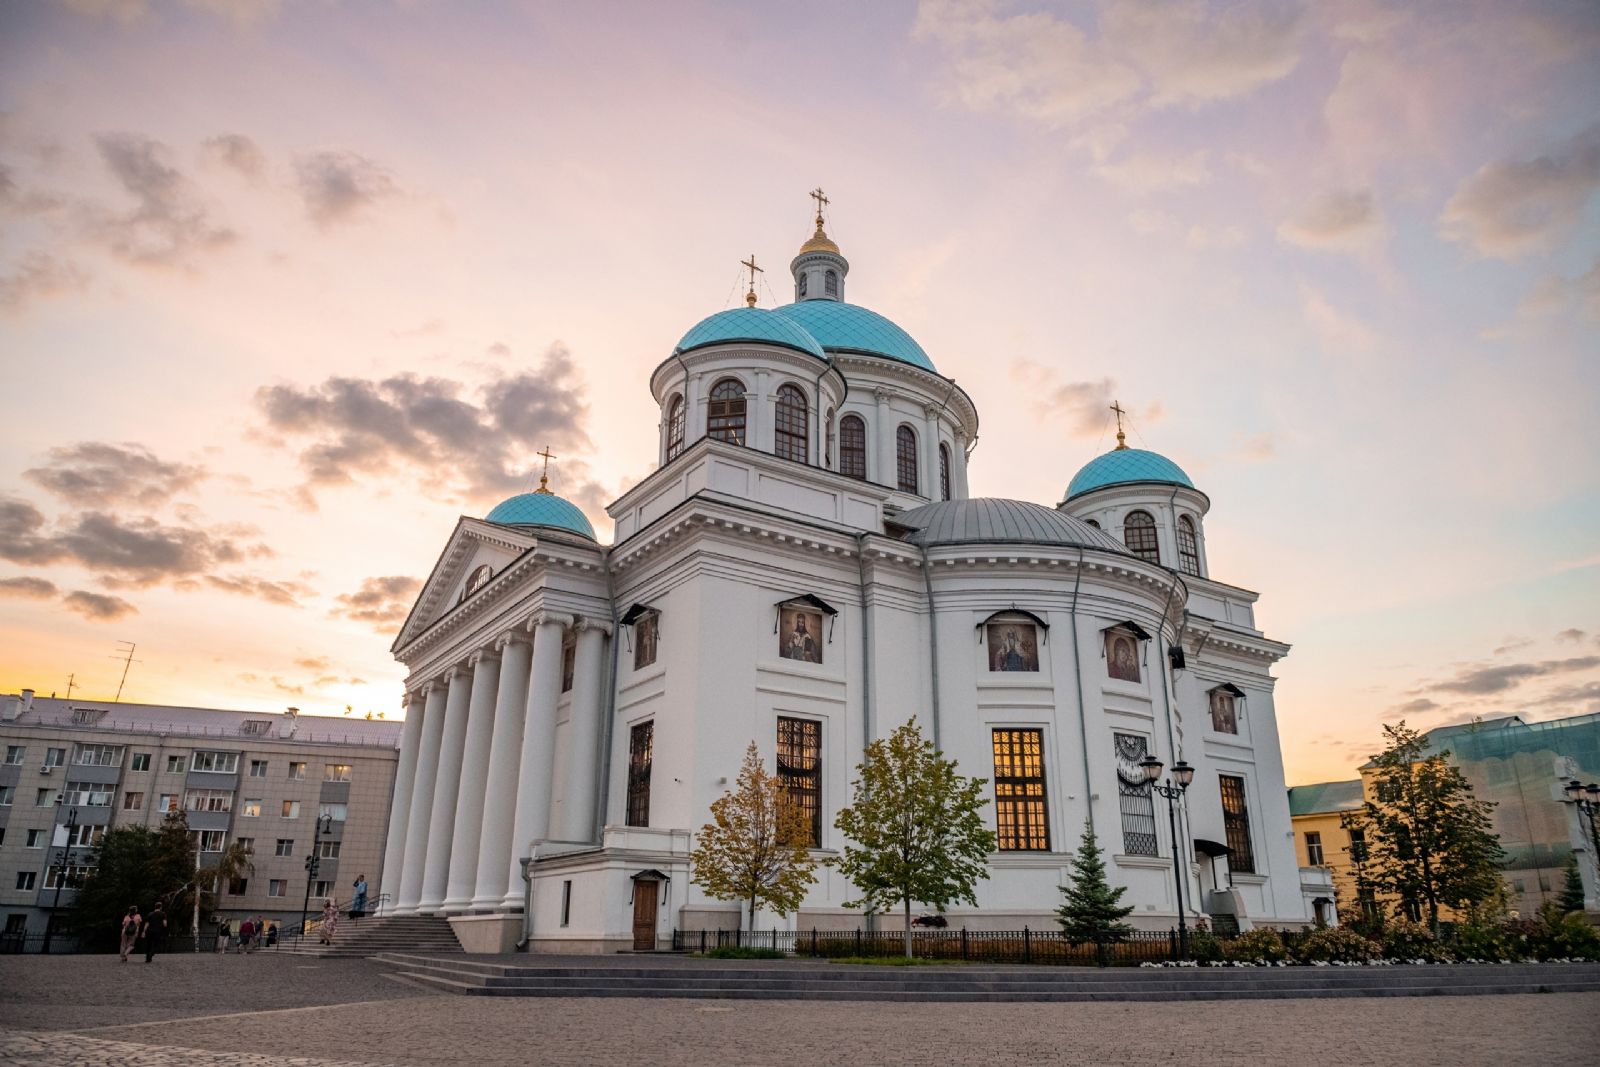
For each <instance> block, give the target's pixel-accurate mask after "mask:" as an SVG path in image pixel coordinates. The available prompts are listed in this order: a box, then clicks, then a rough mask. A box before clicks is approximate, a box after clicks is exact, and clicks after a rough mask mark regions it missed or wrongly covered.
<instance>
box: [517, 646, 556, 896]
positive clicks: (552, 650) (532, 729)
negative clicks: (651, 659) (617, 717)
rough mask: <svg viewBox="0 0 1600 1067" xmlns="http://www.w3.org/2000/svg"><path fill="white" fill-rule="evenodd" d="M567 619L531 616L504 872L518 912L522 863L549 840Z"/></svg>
mask: <svg viewBox="0 0 1600 1067" xmlns="http://www.w3.org/2000/svg"><path fill="white" fill-rule="evenodd" d="M569 621H570V616H565V615H550V614H543V615H535V616H534V617H533V618H532V619H531V620H529V626H530V627H532V629H533V668H532V670H531V672H530V673H529V676H528V715H527V722H526V724H525V725H524V727H523V730H522V752H521V758H520V760H519V762H518V765H517V766H518V770H517V813H516V818H515V819H514V820H513V821H512V824H511V863H510V865H509V866H508V867H507V869H506V895H505V904H506V906H507V907H510V908H514V909H515V910H517V911H521V910H522V859H523V857H525V856H527V855H528V848H529V846H530V845H532V843H533V842H535V841H543V840H544V839H545V838H547V837H549V836H550V778H551V776H552V774H553V773H554V771H555V760H556V704H557V703H559V702H560V700H561V639H562V636H563V631H564V630H565V628H566V623H567V622H569Z"/></svg>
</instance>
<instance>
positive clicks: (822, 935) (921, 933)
mask: <svg viewBox="0 0 1600 1067" xmlns="http://www.w3.org/2000/svg"><path fill="white" fill-rule="evenodd" d="M672 947H673V948H674V949H675V950H677V951H680V952H709V951H711V950H713V949H718V948H755V949H770V950H773V951H776V952H782V953H785V954H787V955H794V956H817V957H822V958H827V959H838V958H841V957H850V956H866V957H884V956H902V955H904V954H905V950H906V947H905V933H904V932H903V931H894V930H877V931H871V930H860V929H857V930H758V931H756V932H754V933H751V932H748V931H742V930H674V931H673V932H672ZM911 953H912V955H913V956H916V957H918V958H921V959H933V960H952V961H955V960H961V961H966V962H977V963H1044V964H1057V965H1063V966H1087V967H1093V966H1101V967H1107V966H1118V965H1121V966H1133V965H1137V964H1140V963H1158V962H1161V961H1162V960H1176V959H1179V958H1180V952H1179V945H1178V932H1177V931H1176V930H1165V931H1163V930H1137V931H1134V932H1133V933H1132V934H1130V935H1128V937H1127V938H1126V939H1125V940H1121V941H1107V942H1103V943H1096V942H1093V941H1087V942H1085V941H1079V942H1073V941H1068V940H1067V938H1066V936H1065V935H1064V934H1062V933H1061V931H1059V930H1033V929H1029V928H1028V927H1023V928H1022V929H1021V930H967V929H959V930H913V931H912V933H911Z"/></svg>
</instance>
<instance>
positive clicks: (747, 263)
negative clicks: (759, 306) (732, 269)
mask: <svg viewBox="0 0 1600 1067" xmlns="http://www.w3.org/2000/svg"><path fill="white" fill-rule="evenodd" d="M739 266H741V267H748V268H749V269H750V291H749V292H748V293H745V294H744V302H745V305H746V306H748V307H755V306H756V275H757V274H765V273H767V272H766V271H765V270H764V269H762V268H761V267H758V266H756V254H755V253H754V252H751V253H750V258H749V259H743V260H740V261H739Z"/></svg>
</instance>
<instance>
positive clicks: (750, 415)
mask: <svg viewBox="0 0 1600 1067" xmlns="http://www.w3.org/2000/svg"><path fill="white" fill-rule="evenodd" d="M751 378H752V379H753V381H752V382H751V385H750V391H749V392H747V393H745V394H744V446H745V447H746V448H757V449H760V450H761V451H763V452H771V451H772V430H771V426H772V417H771V414H770V408H771V407H772V405H771V403H770V402H769V401H768V398H767V372H766V371H762V370H758V371H755V372H754V373H752V374H751Z"/></svg>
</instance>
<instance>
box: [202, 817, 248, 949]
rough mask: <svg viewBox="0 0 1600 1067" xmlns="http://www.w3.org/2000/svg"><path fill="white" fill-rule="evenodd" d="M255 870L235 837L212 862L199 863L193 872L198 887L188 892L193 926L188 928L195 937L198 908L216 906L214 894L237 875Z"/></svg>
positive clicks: (242, 876)
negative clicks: (201, 865) (191, 905)
mask: <svg viewBox="0 0 1600 1067" xmlns="http://www.w3.org/2000/svg"><path fill="white" fill-rule="evenodd" d="M255 871H256V865H255V862H254V859H253V858H252V856H251V853H250V850H249V849H247V848H245V847H244V846H243V845H241V844H239V842H237V841H235V842H234V843H233V844H231V845H229V846H228V847H227V848H225V849H223V850H222V853H221V854H220V855H219V856H218V857H217V862H216V865H215V866H212V867H203V868H201V869H200V870H197V871H195V872H194V883H195V886H196V887H197V888H198V889H199V892H198V893H194V894H192V898H193V903H194V913H193V915H192V917H191V919H190V925H191V926H192V927H193V929H192V930H191V931H190V932H191V933H192V934H193V935H194V936H195V937H199V936H200V912H201V910H202V908H203V909H204V910H206V911H214V910H216V908H217V906H218V898H219V897H221V896H222V894H223V892H224V891H226V889H227V887H228V886H229V885H230V884H231V883H233V882H235V881H238V880H239V879H241V878H246V877H249V876H250V875H252V874H254V873H255Z"/></svg>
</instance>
